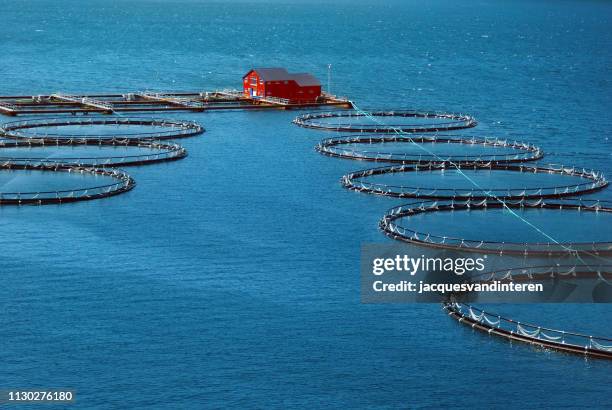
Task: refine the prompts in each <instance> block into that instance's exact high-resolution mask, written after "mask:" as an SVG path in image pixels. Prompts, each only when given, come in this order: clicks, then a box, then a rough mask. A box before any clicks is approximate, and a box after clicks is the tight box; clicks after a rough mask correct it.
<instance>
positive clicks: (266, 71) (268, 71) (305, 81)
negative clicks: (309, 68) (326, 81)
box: [242, 67, 321, 87]
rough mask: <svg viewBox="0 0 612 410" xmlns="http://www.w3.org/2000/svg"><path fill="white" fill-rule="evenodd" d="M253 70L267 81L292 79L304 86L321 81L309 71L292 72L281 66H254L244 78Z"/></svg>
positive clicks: (316, 84)
mask: <svg viewBox="0 0 612 410" xmlns="http://www.w3.org/2000/svg"><path fill="white" fill-rule="evenodd" d="M251 71H255V72H256V73H257V74H258V75H259V78H261V79H262V80H263V81H264V82H267V81H290V80H293V81H295V82H296V83H298V84H299V85H300V86H302V87H309V86H320V85H321V83H320V82H319V80H317V78H316V77H315V76H313V75H312V74H308V73H298V74H291V73H289V72H288V71H287V70H286V69H284V68H280V67H273V68H253V69H252V70H250V71H249V72H248V73H246V74H245V75H243V76H242V78H244V77H246V76H247V75H249V73H250V72H251Z"/></svg>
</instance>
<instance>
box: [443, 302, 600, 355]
mask: <svg viewBox="0 0 612 410" xmlns="http://www.w3.org/2000/svg"><path fill="white" fill-rule="evenodd" d="M443 308H444V310H445V311H447V312H448V314H449V315H450V316H451V317H452V318H454V319H456V320H457V321H458V322H459V323H462V324H464V325H466V326H470V327H471V328H472V329H476V330H479V331H481V332H485V333H487V334H489V335H492V336H498V337H501V338H503V339H506V340H511V341H517V342H523V343H528V344H531V345H534V346H539V347H542V348H548V349H554V350H558V351H561V352H566V353H574V354H580V355H585V356H589V357H594V358H601V359H612V339H609V338H605V337H598V336H592V335H586V334H581V333H575V332H568V331H565V330H557V329H550V328H546V327H542V326H538V325H534V324H530V323H525V322H518V321H516V320H513V319H510V318H507V317H503V316H501V315H498V314H495V313H490V312H486V311H484V310H482V309H479V308H477V307H475V306H472V305H469V304H466V303H455V302H449V303H445V304H444V305H443Z"/></svg>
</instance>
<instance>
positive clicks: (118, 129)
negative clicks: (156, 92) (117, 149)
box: [0, 117, 205, 142]
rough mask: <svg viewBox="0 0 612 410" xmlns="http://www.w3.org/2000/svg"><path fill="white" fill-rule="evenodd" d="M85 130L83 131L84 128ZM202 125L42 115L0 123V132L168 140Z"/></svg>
mask: <svg viewBox="0 0 612 410" xmlns="http://www.w3.org/2000/svg"><path fill="white" fill-rule="evenodd" d="M84 131H87V132H84ZM204 131H205V130H204V128H203V127H202V126H201V125H199V124H198V123H195V122H193V121H177V120H169V119H155V118H133V117H80V118H65V117H58V118H44V119H31V120H23V121H12V122H8V123H4V124H2V125H1V126H0V135H2V137H4V138H11V139H41V140H45V141H48V142H52V141H55V140H57V139H68V140H71V139H72V140H81V141H83V140H91V141H92V142H98V141H99V140H101V139H110V140H126V139H138V140H156V141H159V140H169V139H179V138H187V137H192V136H195V135H198V134H201V133H203V132H204Z"/></svg>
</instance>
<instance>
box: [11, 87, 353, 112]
mask: <svg viewBox="0 0 612 410" xmlns="http://www.w3.org/2000/svg"><path fill="white" fill-rule="evenodd" d="M317 107H334V108H352V107H353V104H352V103H351V101H350V100H349V99H348V98H343V97H337V96H335V95H331V94H325V93H324V94H323V95H322V96H321V97H319V99H318V100H317V102H315V103H306V104H294V103H291V102H290V101H288V100H284V99H279V98H249V97H246V96H245V95H244V93H243V92H242V91H239V90H221V91H211V92H164V93H162V92H151V91H141V92H132V93H126V94H87V95H72V94H64V93H59V92H58V93H53V94H50V95H32V96H27V95H16V96H0V114H4V115H9V116H17V115H42V114H49V115H57V114H73V115H77V114H89V113H92V114H109V115H111V114H114V113H125V112H163V111H190V112H204V111H211V110H253V109H255V110H264V109H284V110H287V109H310V108H317Z"/></svg>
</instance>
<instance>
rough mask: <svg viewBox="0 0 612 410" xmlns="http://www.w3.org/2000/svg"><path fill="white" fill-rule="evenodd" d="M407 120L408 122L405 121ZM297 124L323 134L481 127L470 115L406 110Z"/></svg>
mask: <svg viewBox="0 0 612 410" xmlns="http://www.w3.org/2000/svg"><path fill="white" fill-rule="evenodd" d="M389 119H393V120H392V122H389ZM364 120H365V122H364ZM400 120H403V121H400ZM405 120H408V121H406V122H404V121H405ZM368 121H369V122H368ZM293 123H294V124H296V125H298V126H300V127H304V128H312V129H317V130H323V131H335V132H367V133H383V134H384V133H398V132H405V133H419V132H440V131H454V130H462V129H465V128H472V127H475V126H476V125H477V124H478V123H477V122H476V120H475V119H474V118H473V117H471V116H469V115H467V114H452V113H445V112H428V111H405V110H397V111H369V112H367V113H366V112H363V111H331V112H321V113H310V114H304V115H300V116H298V117H296V118H295V119H294V120H293Z"/></svg>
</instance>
